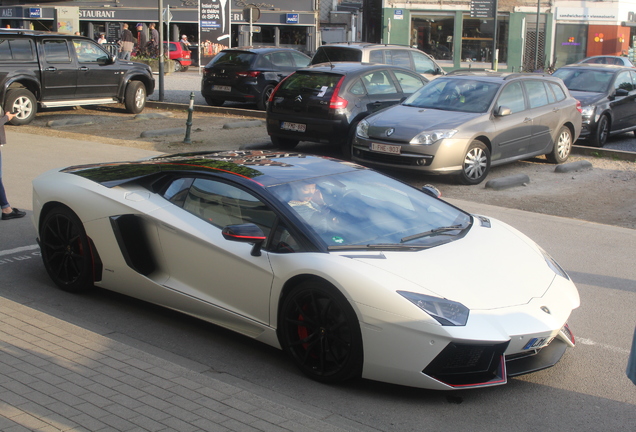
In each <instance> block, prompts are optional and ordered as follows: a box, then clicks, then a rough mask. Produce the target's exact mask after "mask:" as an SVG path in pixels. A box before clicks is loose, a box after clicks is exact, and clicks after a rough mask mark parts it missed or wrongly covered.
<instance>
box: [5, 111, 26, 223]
mask: <svg viewBox="0 0 636 432" xmlns="http://www.w3.org/2000/svg"><path fill="white" fill-rule="evenodd" d="M0 112H2V110H0ZM2 114H3V116H2V118H0V146H3V145H5V144H6V143H7V136H6V134H5V132H4V124H5V123H7V122H10V121H11V120H13V117H15V114H11V113H8V112H2ZM0 208H2V220H9V219H17V218H21V217H24V215H26V213H25V212H23V211H20V210H18V209H17V208H15V207H13V208H12V207H11V206H10V205H9V201H7V194H6V193H5V191H4V185H3V184H2V151H1V150H0Z"/></svg>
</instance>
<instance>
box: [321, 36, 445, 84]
mask: <svg viewBox="0 0 636 432" xmlns="http://www.w3.org/2000/svg"><path fill="white" fill-rule="evenodd" d="M336 62H364V63H381V64H390V65H394V66H401V67H405V68H407V69H411V70H413V71H415V72H417V73H419V74H421V75H423V76H424V77H425V78H426V79H428V80H432V79H434V78H437V77H438V76H440V75H444V74H445V72H444V69H442V67H441V66H440V65H438V64H437V62H436V61H435V60H434V59H433V57H431V56H430V55H428V54H426V53H425V52H423V51H420V50H418V49H417V48H411V47H407V46H401V45H383V44H374V43H367V42H343V43H333V44H326V45H322V46H320V47H318V50H316V53H315V54H314V56H313V58H312V59H311V64H312V65H315V64H320V63H336Z"/></svg>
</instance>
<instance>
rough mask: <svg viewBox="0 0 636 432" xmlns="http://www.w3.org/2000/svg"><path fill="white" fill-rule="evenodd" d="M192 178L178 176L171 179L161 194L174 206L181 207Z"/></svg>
mask: <svg viewBox="0 0 636 432" xmlns="http://www.w3.org/2000/svg"><path fill="white" fill-rule="evenodd" d="M193 181H194V179H193V178H180V179H176V180H175V181H173V182H172V183H171V184H170V186H168V189H166V191H165V192H164V194H163V197H164V198H165V199H167V200H168V201H170V202H171V203H173V204H174V205H176V206H179V207H183V204H184V203H185V199H186V196H188V189H190V186H192V182H193Z"/></svg>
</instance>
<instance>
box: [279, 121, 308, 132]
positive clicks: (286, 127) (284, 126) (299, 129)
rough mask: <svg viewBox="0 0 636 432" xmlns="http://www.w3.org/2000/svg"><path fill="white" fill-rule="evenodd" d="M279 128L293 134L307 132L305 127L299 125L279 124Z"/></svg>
mask: <svg viewBox="0 0 636 432" xmlns="http://www.w3.org/2000/svg"><path fill="white" fill-rule="evenodd" d="M280 128H281V129H283V130H288V131H294V132H305V131H306V130H307V125H304V124H301V123H290V122H281V123H280Z"/></svg>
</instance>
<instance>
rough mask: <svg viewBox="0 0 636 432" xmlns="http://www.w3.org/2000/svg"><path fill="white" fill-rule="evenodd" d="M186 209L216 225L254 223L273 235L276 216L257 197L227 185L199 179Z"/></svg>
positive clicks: (191, 192) (190, 193)
mask: <svg viewBox="0 0 636 432" xmlns="http://www.w3.org/2000/svg"><path fill="white" fill-rule="evenodd" d="M183 208H184V209H185V210H187V211H188V212H190V213H192V214H194V215H195V216H198V217H200V218H201V219H203V220H205V221H207V222H209V223H211V224H212V225H214V226H216V227H219V228H222V227H224V226H227V225H235V224H243V223H253V224H256V225H257V226H258V227H259V228H261V229H262V230H263V232H264V233H265V235H269V232H270V231H271V229H272V226H273V225H274V221H275V220H276V214H275V213H274V212H273V211H271V210H270V209H269V208H268V207H267V206H266V205H265V204H264V203H262V202H261V201H260V200H259V199H258V198H256V197H255V196H253V195H251V194H249V193H247V192H245V191H244V190H243V189H239V188H237V187H235V186H232V185H229V184H227V183H223V182H219V181H216V180H208V179H196V180H195V181H194V183H192V186H191V187H190V189H189V190H188V194H187V196H186V197H185V202H184V205H183Z"/></svg>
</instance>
